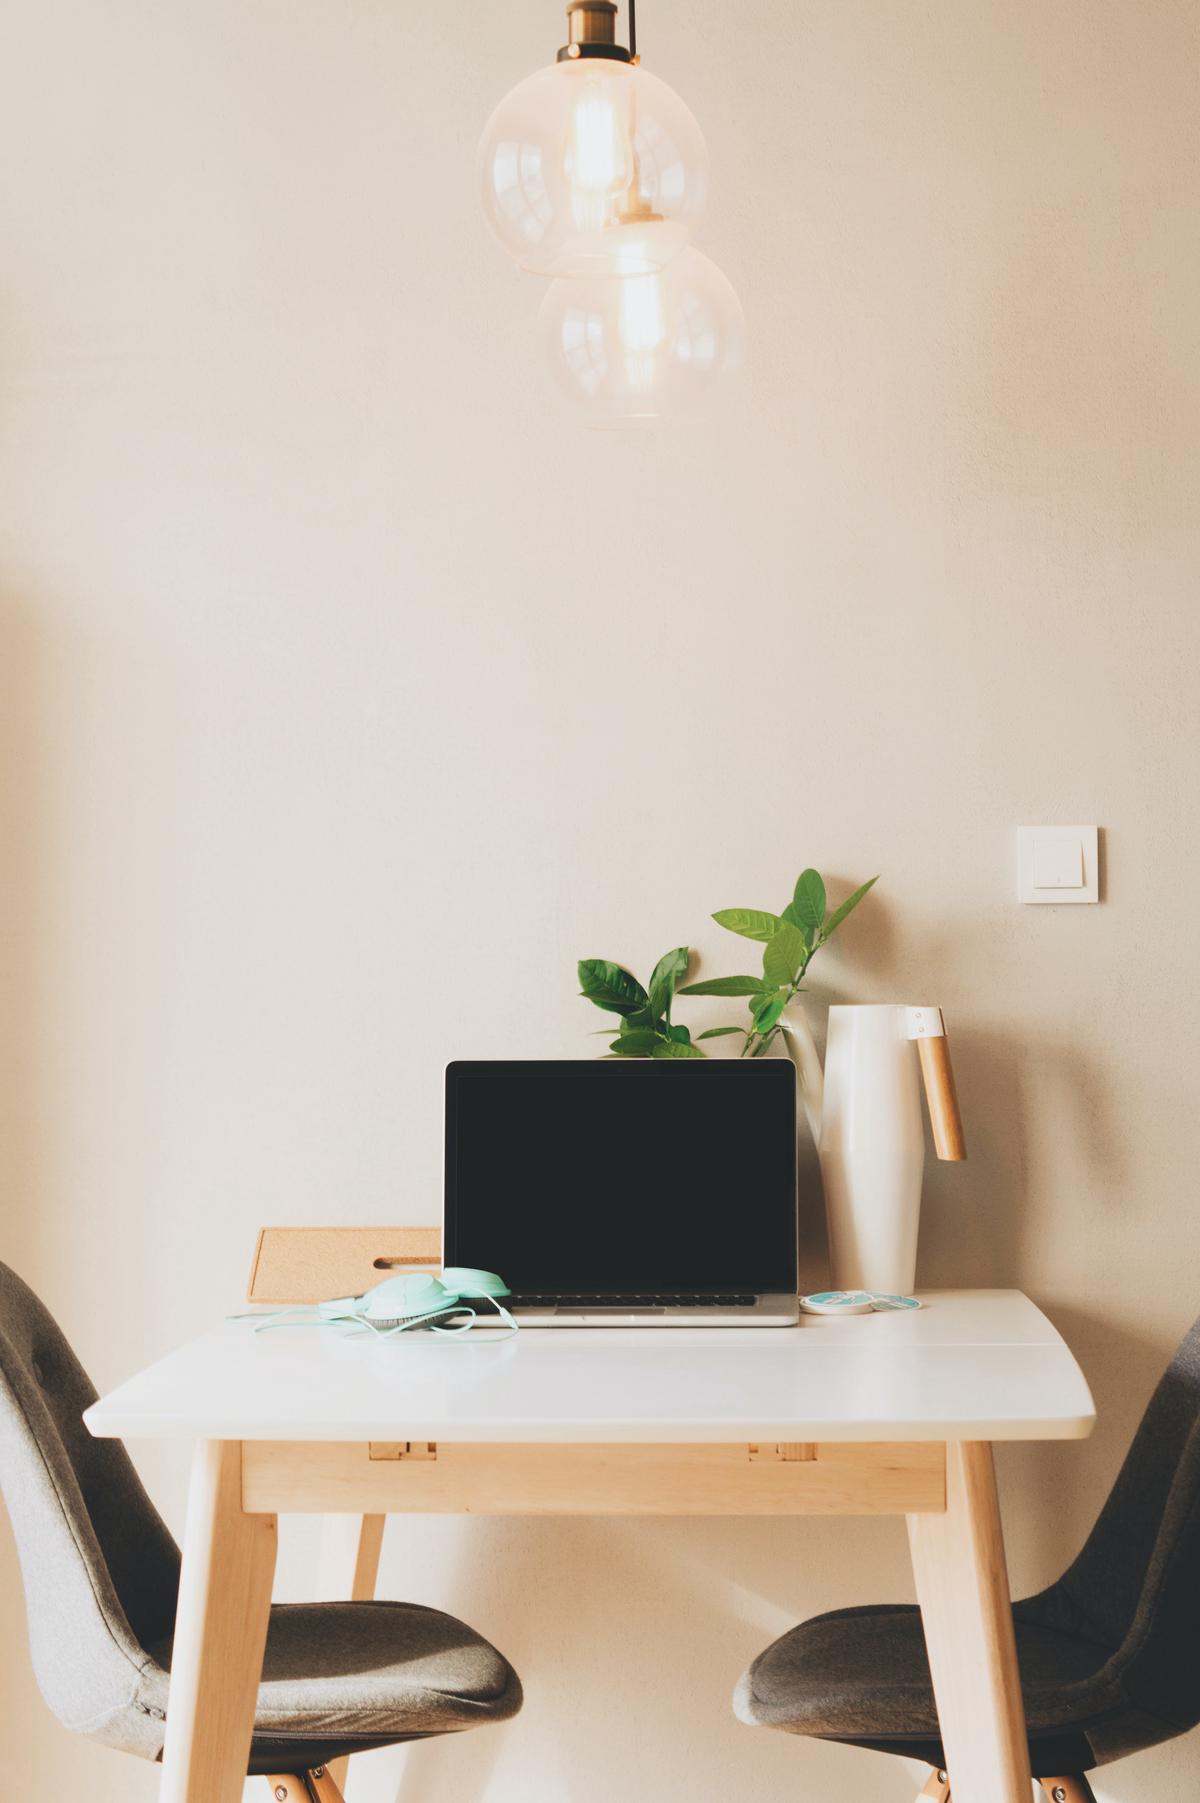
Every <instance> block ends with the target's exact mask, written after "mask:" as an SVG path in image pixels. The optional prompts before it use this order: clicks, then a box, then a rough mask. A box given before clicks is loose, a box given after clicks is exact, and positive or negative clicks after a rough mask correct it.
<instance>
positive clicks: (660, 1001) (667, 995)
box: [650, 945, 691, 1020]
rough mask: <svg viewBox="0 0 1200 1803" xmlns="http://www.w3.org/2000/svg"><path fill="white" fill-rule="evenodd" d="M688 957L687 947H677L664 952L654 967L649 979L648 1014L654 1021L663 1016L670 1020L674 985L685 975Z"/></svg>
mask: <svg viewBox="0 0 1200 1803" xmlns="http://www.w3.org/2000/svg"><path fill="white" fill-rule="evenodd" d="M690 956H691V954H690V952H689V950H688V948H687V946H686V945H679V946H676V948H675V950H674V951H673V952H666V953H665V954H664V955H663V957H661V958H660V959H659V961H658V963H657V964H656V965H655V966H654V972H653V975H652V976H651V978H650V1012H651V1014H652V1015H653V1016H654V1018H655V1020H661V1019H662V1018H663V1017H664V1015H665V1016H666V1017H667V1018H668V1019H669V1018H670V1014H671V1003H672V1001H673V1000H674V998H675V984H676V982H677V981H678V979H679V978H680V977H684V976H686V975H687V967H688V958H689V957H690Z"/></svg>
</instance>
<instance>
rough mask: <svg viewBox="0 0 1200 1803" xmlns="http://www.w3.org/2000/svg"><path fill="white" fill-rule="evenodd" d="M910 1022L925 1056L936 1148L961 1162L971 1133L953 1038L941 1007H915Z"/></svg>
mask: <svg viewBox="0 0 1200 1803" xmlns="http://www.w3.org/2000/svg"><path fill="white" fill-rule="evenodd" d="M909 1022H910V1025H909V1031H910V1034H911V1036H912V1037H913V1038H914V1039H915V1040H916V1042H917V1051H918V1053H919V1054H920V1058H921V1075H922V1077H924V1079H925V1100H926V1101H927V1102H928V1103H929V1120H930V1125H931V1126H932V1128H933V1146H934V1150H935V1151H936V1153H937V1155H938V1157H939V1158H942V1159H945V1160H947V1161H948V1162H951V1163H960V1162H961V1161H962V1160H963V1159H964V1158H965V1157H966V1156H967V1137H966V1134H965V1133H964V1132H963V1124H962V1115H961V1114H960V1112H959V1107H958V1091H957V1090H956V1089H955V1087H954V1067H953V1065H952V1064H951V1063H950V1041H949V1040H948V1039H947V1038H946V1027H945V1022H944V1021H943V1020H942V1011H941V1009H940V1008H912V1009H910V1010H909Z"/></svg>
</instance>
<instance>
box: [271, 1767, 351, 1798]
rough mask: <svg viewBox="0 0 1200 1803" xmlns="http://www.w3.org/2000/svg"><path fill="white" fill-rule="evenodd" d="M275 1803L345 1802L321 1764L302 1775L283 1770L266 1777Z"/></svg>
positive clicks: (332, 1779)
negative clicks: (275, 1774)
mask: <svg viewBox="0 0 1200 1803" xmlns="http://www.w3.org/2000/svg"><path fill="white" fill-rule="evenodd" d="M267 1783H268V1784H269V1785H270V1786H271V1795H272V1797H273V1798H274V1799H275V1803H346V1799H345V1798H344V1797H343V1796H342V1793H341V1790H340V1789H339V1787H338V1785H337V1783H336V1781H335V1780H334V1778H333V1777H332V1776H331V1774H330V1773H329V1772H328V1771H327V1770H326V1769H325V1767H324V1766H323V1765H315V1766H314V1767H313V1769H312V1771H311V1772H306V1773H305V1774H304V1777H303V1778H301V1777H298V1776H297V1775H296V1773H294V1772H290V1773H288V1772H284V1773H281V1774H280V1775H279V1776H277V1777H274V1778H268V1779H267Z"/></svg>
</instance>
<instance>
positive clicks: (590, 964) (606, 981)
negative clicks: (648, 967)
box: [578, 945, 706, 1058]
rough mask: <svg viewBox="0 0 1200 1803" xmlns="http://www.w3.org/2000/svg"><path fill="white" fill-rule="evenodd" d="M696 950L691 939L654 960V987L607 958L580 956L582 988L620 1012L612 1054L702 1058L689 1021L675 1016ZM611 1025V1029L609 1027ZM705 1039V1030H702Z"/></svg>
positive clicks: (589, 997) (592, 999) (596, 1002)
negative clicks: (678, 990)
mask: <svg viewBox="0 0 1200 1803" xmlns="http://www.w3.org/2000/svg"><path fill="white" fill-rule="evenodd" d="M690 957H691V952H690V951H689V949H688V947H687V946H686V945H678V946H676V948H675V950H674V951H673V952H666V953H665V954H664V955H663V957H661V958H660V959H659V961H658V963H657V964H656V965H655V966H654V970H653V973H652V975H651V977H650V987H649V989H643V988H642V985H641V984H640V983H639V982H638V980H637V978H636V977H635V976H631V975H630V973H629V972H628V971H627V970H625V969H623V968H622V966H621V965H619V964H613V963H611V962H610V961H609V959H607V958H581V959H580V961H579V965H578V970H579V992H580V994H581V995H583V996H586V998H587V1000H588V1001H589V1002H591V1003H592V1004H593V1005H594V1006H595V1007H597V1008H603V1009H604V1011H605V1013H606V1014H616V1015H618V1016H619V1017H620V1026H619V1027H618V1029H617V1037H616V1038H615V1039H614V1040H613V1041H612V1043H611V1045H610V1046H609V1053H608V1055H609V1057H610V1058H703V1057H704V1056H705V1054H704V1053H703V1052H702V1051H701V1050H700V1047H699V1046H698V1045H693V1044H692V1036H691V1033H690V1032H689V1031H688V1029H687V1028H686V1027H684V1026H674V1025H672V1022H671V1004H672V1002H673V1001H674V1000H675V985H676V984H677V983H678V981H679V979H680V977H685V976H686V975H687V967H688V960H689V958H690ZM610 1030H611V1029H610ZM700 1037H701V1038H702V1039H703V1038H705V1037H706V1035H704V1034H701V1035H700Z"/></svg>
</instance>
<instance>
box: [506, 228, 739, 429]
mask: <svg viewBox="0 0 1200 1803" xmlns="http://www.w3.org/2000/svg"><path fill="white" fill-rule="evenodd" d="M538 318H539V324H540V327H541V330H542V334H543V338H544V340H545V344H546V348H547V350H548V352H549V355H550V362H551V366H552V368H553V370H554V373H555V376H556V377H557V379H558V382H559V385H560V387H561V388H562V389H563V390H564V392H565V393H566V395H567V398H568V400H569V401H571V403H572V404H573V406H574V408H575V410H576V412H577V413H578V414H579V415H580V416H581V417H582V418H583V419H584V420H585V421H586V423H587V424H589V425H596V426H620V425H627V424H631V423H634V422H637V421H650V420H655V419H665V418H670V417H673V416H676V415H678V414H680V413H686V412H687V411H689V410H690V409H691V408H692V407H693V406H695V405H696V404H697V403H698V402H700V401H703V400H704V399H705V397H706V396H710V395H712V394H714V393H715V392H716V391H718V390H719V389H720V388H721V387H722V386H723V385H724V383H725V381H726V379H727V378H728V377H729V376H730V375H732V374H733V373H734V372H735V371H736V370H737V369H738V368H739V366H740V364H741V361H742V357H743V354H744V351H745V335H746V325H745V319H744V317H743V314H742V309H741V305H740V303H739V301H738V297H737V295H736V294H735V293H734V291H733V288H732V287H731V286H730V284H729V282H728V281H727V279H726V278H725V276H724V275H722V273H721V271H720V270H719V269H718V268H717V266H716V264H715V263H712V262H710V261H709V259H708V258H707V257H705V256H702V255H701V253H700V252H699V251H698V250H696V249H695V248H694V247H693V246H690V245H689V246H688V247H687V248H686V249H685V250H682V251H680V253H679V255H678V256H676V257H673V258H672V259H671V261H670V262H669V263H668V264H667V266H666V268H665V269H661V270H648V271H645V272H642V273H639V274H635V275H627V276H620V277H614V276H598V277H589V278H586V279H584V280H579V279H574V280H568V279H560V280H558V281H555V282H552V283H551V285H550V288H549V291H548V293H547V295H546V298H545V300H544V301H543V302H542V308H541V312H540V314H539V316H538Z"/></svg>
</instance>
